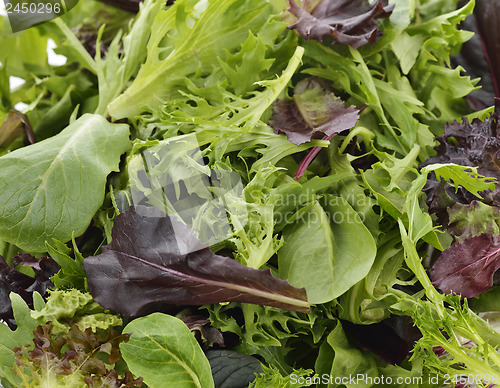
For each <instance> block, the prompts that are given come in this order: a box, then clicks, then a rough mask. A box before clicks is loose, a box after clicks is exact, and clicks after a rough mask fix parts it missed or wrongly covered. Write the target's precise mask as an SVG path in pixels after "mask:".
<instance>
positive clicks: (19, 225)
mask: <svg viewBox="0 0 500 388" xmlns="http://www.w3.org/2000/svg"><path fill="white" fill-rule="evenodd" d="M129 147H130V141H129V130H128V127H127V126H126V125H123V124H119V125H115V124H110V123H108V121H107V120H106V119H104V118H103V117H101V116H97V115H89V114H87V115H84V116H82V117H81V118H80V119H78V120H77V121H75V122H74V123H73V124H71V125H69V126H68V127H67V128H66V129H64V130H63V131H62V132H61V133H59V134H58V135H56V136H54V137H52V138H49V139H47V140H44V141H42V142H39V143H36V144H33V145H31V146H28V147H24V148H20V149H18V150H16V151H14V152H11V153H9V154H7V155H4V156H2V157H1V158H0V237H1V238H2V239H4V240H6V241H7V242H10V243H12V244H15V245H17V246H18V247H20V248H22V249H25V250H29V251H34V252H43V251H44V250H45V241H52V238H56V239H58V240H60V241H63V242H66V241H68V240H70V239H71V237H72V235H73V234H74V235H75V236H79V235H81V234H82V233H83V232H84V231H85V229H86V228H87V227H88V225H89V223H90V221H91V220H92V217H93V216H94V214H95V212H96V211H97V210H98V209H99V207H100V206H101V204H102V201H103V199H104V189H105V185H106V177H107V175H108V174H109V173H110V172H111V171H117V170H118V163H119V161H120V155H121V154H122V153H124V152H125V151H127V149H128V148H129ZM102 150H105V152H103V151H102Z"/></svg>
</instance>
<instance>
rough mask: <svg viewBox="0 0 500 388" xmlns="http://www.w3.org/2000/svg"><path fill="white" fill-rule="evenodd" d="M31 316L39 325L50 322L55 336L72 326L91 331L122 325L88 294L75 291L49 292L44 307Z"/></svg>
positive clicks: (117, 317) (119, 319)
mask: <svg viewBox="0 0 500 388" xmlns="http://www.w3.org/2000/svg"><path fill="white" fill-rule="evenodd" d="M31 316H32V317H33V318H34V319H36V320H37V321H38V322H39V323H40V324H44V323H46V322H49V321H50V322H52V332H53V333H54V334H56V335H60V334H64V333H66V332H67V331H68V330H69V329H70V328H71V327H72V326H74V325H76V326H78V328H79V329H80V330H85V329H86V328H90V329H92V330H93V331H96V330H97V329H102V330H107V329H109V328H111V327H114V326H121V325H122V320H121V318H120V317H119V316H116V315H113V314H110V313H109V312H106V311H105V310H104V309H103V308H102V307H101V306H100V305H99V304H98V303H96V302H94V300H93V299H92V296H91V295H90V294H89V293H83V292H80V291H78V290H75V289H71V290H67V291H63V290H54V291H50V295H49V297H48V298H47V301H46V304H45V306H43V308H41V309H39V310H37V311H33V312H32V313H31Z"/></svg>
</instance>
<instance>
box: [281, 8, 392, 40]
mask: <svg viewBox="0 0 500 388" xmlns="http://www.w3.org/2000/svg"><path fill="white" fill-rule="evenodd" d="M289 3H290V8H289V9H288V11H289V12H290V13H291V14H293V15H294V16H296V17H297V18H298V20H297V22H296V23H295V24H293V25H291V26H290V27H289V28H291V29H294V30H297V32H298V33H299V34H301V35H302V36H303V37H304V38H305V39H314V40H318V41H320V42H322V41H323V40H324V39H325V38H330V39H332V43H338V44H343V45H350V46H352V47H353V48H355V49H357V48H358V47H360V46H363V45H365V44H367V43H370V44H373V43H375V41H377V40H378V39H379V38H380V36H381V35H382V32H381V31H380V30H379V29H378V28H377V23H376V19H379V18H387V17H389V16H390V15H391V13H392V10H393V9H394V4H391V5H386V6H384V5H383V4H382V2H380V1H378V2H376V3H375V4H374V5H369V4H368V2H367V1H364V0H323V1H322V2H320V3H319V4H318V5H317V6H315V7H314V8H313V9H312V10H309V9H307V7H306V9H304V8H301V7H300V6H298V5H297V4H296V3H295V1H294V0H289Z"/></svg>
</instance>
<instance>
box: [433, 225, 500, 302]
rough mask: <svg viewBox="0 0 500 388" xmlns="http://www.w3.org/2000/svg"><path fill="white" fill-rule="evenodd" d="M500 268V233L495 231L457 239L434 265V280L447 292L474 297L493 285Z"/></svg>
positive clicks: (438, 286) (437, 285) (434, 282)
mask: <svg viewBox="0 0 500 388" xmlns="http://www.w3.org/2000/svg"><path fill="white" fill-rule="evenodd" d="M499 268H500V237H498V236H493V235H492V234H491V233H483V234H481V235H479V236H476V237H472V238H468V239H465V240H463V241H460V242H456V243H454V244H452V245H451V247H449V248H448V249H445V250H444V251H443V253H441V256H440V257H439V259H438V261H437V262H436V264H434V266H433V267H432V271H431V279H432V283H433V284H434V285H435V286H436V287H437V288H439V289H440V290H441V291H443V292H444V293H450V292H453V293H455V294H460V295H461V296H462V297H464V298H473V297H475V296H477V295H479V294H481V293H482V292H485V291H488V290H489V289H490V288H491V287H492V286H493V275H494V274H495V272H496V271H497V270H498V269H499Z"/></svg>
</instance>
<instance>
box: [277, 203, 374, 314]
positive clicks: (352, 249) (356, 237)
mask: <svg viewBox="0 0 500 388" xmlns="http://www.w3.org/2000/svg"><path fill="white" fill-rule="evenodd" d="M320 203H321V204H323V206H321V205H320ZM283 236H284V240H285V245H284V246H283V248H281V249H280V250H279V251H278V258H279V262H278V267H279V274H280V277H282V278H284V279H288V280H289V281H290V283H291V284H294V285H296V286H298V287H304V288H305V289H306V291H307V296H308V299H309V302H310V303H312V304H317V303H325V302H329V301H331V300H333V299H334V298H336V297H338V296H340V295H342V294H343V293H344V292H346V291H347V290H348V289H349V288H350V287H352V286H353V285H354V284H356V283H357V282H358V281H360V280H361V279H363V278H364V277H365V276H366V275H367V274H368V272H369V270H370V268H371V265H372V264H373V261H374V259H375V254H376V246H375V242H374V240H373V237H372V235H371V233H370V231H369V230H368V229H367V228H366V226H365V225H364V224H363V222H362V221H361V219H360V217H359V215H358V214H357V213H356V212H355V211H354V209H353V208H352V207H351V206H350V205H349V204H348V203H347V201H346V200H344V199H343V198H342V197H335V196H332V195H326V196H325V197H324V200H321V201H320V202H317V201H316V202H313V203H312V204H311V205H309V206H306V207H304V208H303V209H302V210H300V211H299V212H298V214H297V215H296V219H295V220H293V221H292V222H290V224H289V226H287V227H285V229H284V230H283ZM356 241H363V244H362V245H360V244H359V243H356Z"/></svg>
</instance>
